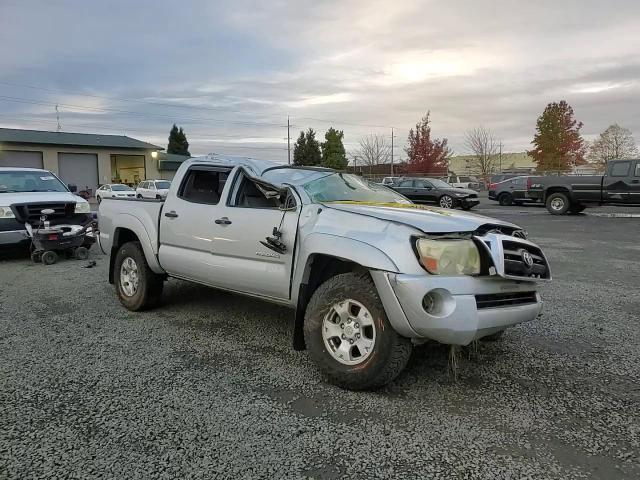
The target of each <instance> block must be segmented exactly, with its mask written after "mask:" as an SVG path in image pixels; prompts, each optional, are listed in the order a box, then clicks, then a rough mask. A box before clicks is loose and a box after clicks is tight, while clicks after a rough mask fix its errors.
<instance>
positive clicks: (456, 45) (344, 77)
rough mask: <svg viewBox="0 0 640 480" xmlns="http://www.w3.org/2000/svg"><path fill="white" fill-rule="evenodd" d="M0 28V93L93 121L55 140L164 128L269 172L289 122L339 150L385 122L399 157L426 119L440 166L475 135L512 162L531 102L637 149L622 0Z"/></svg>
mask: <svg viewBox="0 0 640 480" xmlns="http://www.w3.org/2000/svg"><path fill="white" fill-rule="evenodd" d="M123 12H126V14H123ZM0 18H2V19H3V20H5V22H3V27H2V28H1V29H0V45H3V46H4V48H3V51H2V56H1V58H2V62H3V63H2V69H0V82H2V81H4V82H11V83H14V84H21V85H35V86H43V87H46V88H49V89H51V90H54V92H50V91H40V90H34V89H28V88H24V87H10V86H7V85H2V84H0V95H1V96H5V97H6V96H13V97H17V98H28V99H32V100H39V101H42V102H49V103H51V102H53V103H55V102H59V103H64V102H63V100H66V102H67V103H69V104H73V105H84V106H92V107H95V108H94V109H93V110H88V109H85V110H83V109H78V108H75V109H66V110H65V109H63V114H62V121H63V126H65V125H68V127H67V126H65V129H78V130H81V131H87V130H88V129H90V128H105V129H106V128H110V129H112V130H111V133H115V132H116V131H119V130H125V129H126V131H127V132H128V133H130V134H131V135H136V136H138V137H140V138H142V139H148V140H151V139H152V138H153V139H157V140H155V141H164V140H165V139H166V135H167V133H168V130H169V128H170V126H171V124H172V123H173V122H176V123H178V124H180V125H183V126H184V127H185V129H186V131H187V134H188V136H189V138H190V141H191V143H192V152H197V153H206V152H207V151H209V149H210V147H211V145H212V144H221V145H224V148H225V151H227V150H231V149H233V148H237V149H238V151H240V150H241V147H243V148H244V149H245V150H243V153H247V152H248V151H249V149H252V150H251V151H252V152H253V153H252V154H253V155H254V156H264V157H265V158H269V159H277V160H281V161H283V160H285V159H286V151H283V150H282V148H283V147H282V145H278V142H281V143H282V140H280V139H282V138H283V137H286V120H287V116H290V117H291V121H292V123H293V125H294V128H293V131H292V137H293V138H294V139H295V137H296V136H297V130H302V129H306V128H308V127H310V126H311V127H313V128H314V129H315V130H317V131H318V132H319V134H320V136H322V135H323V133H324V131H325V130H326V129H327V128H328V127H329V126H331V125H333V126H335V127H337V128H339V129H344V131H345V141H346V142H347V143H348V145H355V144H356V143H357V140H358V138H359V137H360V136H362V135H366V134H369V133H372V132H373V133H383V134H385V135H390V128H389V127H391V126H393V127H395V134H396V135H397V142H396V145H398V147H397V150H396V156H402V146H403V141H404V139H406V135H407V132H408V130H409V128H410V127H411V126H413V125H415V123H416V122H417V121H418V120H419V119H420V118H421V117H422V115H424V114H425V113H426V111H427V110H431V116H432V120H433V129H434V134H435V135H437V136H447V137H449V139H450V142H451V144H452V145H453V147H454V149H455V150H456V151H458V152H461V153H463V152H464V141H463V138H464V131H465V130H467V129H470V128H473V127H474V126H477V125H479V124H483V125H485V126H486V127H489V128H491V129H493V130H494V131H495V132H496V134H497V135H498V136H499V137H500V138H502V139H503V142H504V144H505V145H506V148H507V149H511V150H522V149H524V148H527V147H528V143H529V142H530V139H531V137H532V135H533V129H534V127H535V120H536V118H537V116H538V115H539V114H540V113H541V112H542V110H543V109H544V107H545V105H546V104H547V103H548V102H551V101H558V100H561V99H566V100H567V101H569V103H571V104H572V106H573V107H574V110H575V113H576V116H577V117H578V119H579V120H581V121H583V122H584V125H585V126H584V129H583V131H584V133H585V135H594V134H596V133H598V132H599V131H602V130H603V129H604V128H606V126H607V125H608V124H610V123H613V122H618V123H620V124H621V125H624V126H625V127H627V128H630V129H631V130H632V131H635V132H636V134H637V135H640V114H638V113H637V112H640V108H639V107H640V95H639V93H640V91H639V90H640V87H639V86H638V83H637V78H639V75H640V58H639V57H638V51H640V35H637V32H638V31H639V30H640V4H638V3H637V2H634V1H631V0H628V1H613V2H610V3H609V4H607V6H606V7H604V6H603V4H602V3H601V2H596V1H595V0H583V1H577V0H566V1H563V2H558V1H557V0H556V1H550V0H541V1H539V2H511V1H507V0H495V1H493V2H490V3H487V2H477V1H472V0H462V1H459V2H439V1H436V0H431V1H403V2H388V1H386V0H368V1H367V0H353V1H349V2H338V1H323V2H317V1H311V0H303V1H299V2H288V1H285V0H273V1H270V2H258V1H252V0H236V1H235V2H210V1H204V0H202V1H193V2H190V3H189V8H175V2H169V1H168V0H158V1H156V2H153V3H152V4H145V5H143V4H137V3H131V2H125V1H124V0H120V1H116V2H108V3H104V2H84V1H80V0H76V1H70V0H68V1H63V2H56V3H55V5H54V4H52V3H51V2H47V1H44V0H42V1H40V2H29V5H27V4H26V3H25V2H20V1H17V0H6V1H4V2H2V4H1V5H0ZM25 32H28V34H25ZM56 91H64V93H56ZM81 94H91V95H97V96H99V97H108V98H99V99H97V98H94V97H84V96H82V95H81ZM113 97H117V98H120V99H125V100H113V99H112V100H110V99H109V98H113ZM126 99H139V100H142V102H133V101H127V100H126ZM100 109H103V110H100ZM113 110H120V111H121V112H116V111H113ZM122 112H134V113H133V114H132V113H122ZM0 114H1V115H0V121H2V123H3V124H4V125H7V126H10V125H9V124H10V123H11V122H14V123H13V124H12V125H15V124H16V123H15V120H8V117H12V118H21V116H23V117H24V120H28V121H29V122H31V125H32V126H31V128H33V124H34V122H37V121H38V118H40V120H41V121H42V122H43V127H42V128H47V125H50V122H51V119H52V118H53V119H54V121H55V117H52V115H53V107H52V106H51V105H49V104H46V105H33V104H25V103H22V104H21V103H18V102H11V101H7V100H1V99H0ZM31 114H37V115H41V117H37V116H36V117H25V115H31ZM2 115H4V118H7V120H3V117H2ZM45 121H46V122H47V123H46V124H45V123H44V122H45ZM25 123H26V122H25ZM75 125H85V126H84V127H80V126H75ZM135 132H139V133H135ZM105 133H110V132H107V131H105ZM225 139H226V140H225ZM256 139H257V140H264V141H253V140H256ZM272 140H273V141H272ZM274 143H275V144H276V146H274ZM260 147H264V150H259V148H260ZM276 147H277V148H278V149H277V150H271V148H276ZM221 148H222V147H221Z"/></svg>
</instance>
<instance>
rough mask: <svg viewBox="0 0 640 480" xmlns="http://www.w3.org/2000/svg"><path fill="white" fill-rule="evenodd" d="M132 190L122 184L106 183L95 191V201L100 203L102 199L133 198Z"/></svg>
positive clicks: (133, 192)
mask: <svg viewBox="0 0 640 480" xmlns="http://www.w3.org/2000/svg"><path fill="white" fill-rule="evenodd" d="M135 196H136V192H135V190H134V189H133V188H131V187H130V186H128V185H123V184H122V183H107V184H105V185H102V186H101V187H100V188H99V189H98V190H96V201H97V202H98V203H100V202H101V201H102V199H103V198H135Z"/></svg>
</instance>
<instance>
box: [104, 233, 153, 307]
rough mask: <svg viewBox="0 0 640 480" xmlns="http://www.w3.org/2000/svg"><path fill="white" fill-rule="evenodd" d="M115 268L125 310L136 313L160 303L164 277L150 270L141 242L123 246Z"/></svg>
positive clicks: (115, 276) (117, 284) (119, 295)
mask: <svg viewBox="0 0 640 480" xmlns="http://www.w3.org/2000/svg"><path fill="white" fill-rule="evenodd" d="M113 268H114V272H113V274H114V275H113V278H114V279H115V284H116V291H117V292H118V298H119V299H120V303H122V305H124V307H125V308H127V309H129V310H131V311H134V312H136V311H138V310H146V309H149V308H153V307H155V306H156V305H158V303H160V298H161V296H162V288H163V286H164V277H163V276H162V275H158V274H156V273H154V272H153V270H151V268H149V264H148V263H147V260H146V258H145V256H144V252H143V251H142V246H141V245H140V242H128V243H125V244H124V245H122V246H121V247H120V248H119V249H118V253H117V255H116V260H115V262H114V266H113Z"/></svg>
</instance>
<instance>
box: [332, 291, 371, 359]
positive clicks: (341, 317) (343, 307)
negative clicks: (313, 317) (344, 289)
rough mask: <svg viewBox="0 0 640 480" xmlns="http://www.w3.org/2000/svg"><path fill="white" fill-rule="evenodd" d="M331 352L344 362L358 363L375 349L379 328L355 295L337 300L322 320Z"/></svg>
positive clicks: (334, 356)
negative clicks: (355, 298) (377, 328)
mask: <svg viewBox="0 0 640 480" xmlns="http://www.w3.org/2000/svg"><path fill="white" fill-rule="evenodd" d="M322 339H323V340H324V345H325V347H326V348H327V351H328V352H329V354H330V355H331V356H332V357H333V359H334V360H336V361H337V362H339V363H342V364H343V365H358V364H360V363H362V362H364V361H365V360H366V359H367V358H368V357H369V356H370V355H371V352H372V351H373V348H374V346H375V342H376V327H375V323H374V321H373V317H372V316H371V313H370V312H369V310H368V309H367V308H366V307H365V306H364V305H363V304H362V303H360V302H358V301H356V300H353V299H351V298H349V299H346V300H344V301H342V302H338V303H334V304H333V305H332V306H331V308H330V309H329V312H327V314H326V315H325V317H324V320H323V322H322Z"/></svg>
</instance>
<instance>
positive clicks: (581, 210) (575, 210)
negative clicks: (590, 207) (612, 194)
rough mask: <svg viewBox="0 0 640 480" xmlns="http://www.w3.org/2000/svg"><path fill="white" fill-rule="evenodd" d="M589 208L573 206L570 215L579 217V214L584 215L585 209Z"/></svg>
mask: <svg viewBox="0 0 640 480" xmlns="http://www.w3.org/2000/svg"><path fill="white" fill-rule="evenodd" d="M585 208H587V207H585V206H584V205H580V204H578V205H571V207H569V213H571V214H573V215H577V214H578V213H582V212H583V211H584V209H585Z"/></svg>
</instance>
